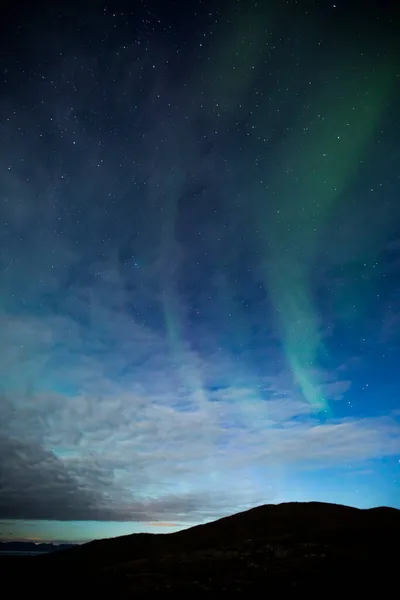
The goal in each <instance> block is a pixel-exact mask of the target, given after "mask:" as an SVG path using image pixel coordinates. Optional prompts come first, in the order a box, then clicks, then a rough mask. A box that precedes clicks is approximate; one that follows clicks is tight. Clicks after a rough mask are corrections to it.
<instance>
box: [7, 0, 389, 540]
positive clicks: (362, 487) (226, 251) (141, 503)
mask: <svg viewBox="0 0 400 600" xmlns="http://www.w3.org/2000/svg"><path fill="white" fill-rule="evenodd" d="M6 17H7V18H4V19H3V22H4V23H6V25H4V24H3V25H2V27H3V30H4V35H2V37H1V48H2V52H1V53H0V61H1V69H0V72H1V73H2V79H1V86H0V89H1V94H0V127H1V129H0V132H1V140H2V144H1V157H0V193H1V195H0V198H1V201H0V211H1V212H0V251H1V256H0V258H1V261H0V292H1V294H0V354H1V361H0V378H1V379H0V381H1V389H0V452H1V463H0V534H1V538H2V539H35V540H36V539H37V540H52V541H77V542H80V541H86V540H89V539H93V538H98V537H106V536H115V535H122V534H126V533H130V532H136V531H154V532H156V531H173V530H175V529H179V528H182V527H188V526H190V525H193V524H196V523H201V522H204V521H207V520H211V519H214V518H218V517H220V516H224V515H227V514H230V513H233V512H237V511H239V510H244V509H246V508H249V507H251V506H256V505H258V504H263V503H269V502H283V501H291V500H299V501H302V500H321V501H330V502H337V503H344V504H350V505H354V506H360V507H364V506H375V505H389V506H395V507H400V493H399V490H400V485H399V484H400V476H399V470H400V436H399V434H400V422H399V418H400V404H399V398H398V364H399V360H400V286H399V281H400V278H399V276H400V238H399V231H400V203H399V192H400V178H399V173H400V171H399V164H400V147H399V139H400V137H399V136H400V123H399V118H398V109H397V106H398V104H399V97H400V91H399V84H400V59H399V56H400V48H399V42H398V40H397V37H396V31H397V26H398V23H397V21H396V17H395V15H393V14H391V13H390V12H389V11H386V12H385V13H383V12H381V11H380V9H379V8H377V7H373V6H372V5H371V6H369V5H367V6H366V7H364V8H363V12H362V14H360V13H359V11H358V9H356V7H355V3H354V7H353V6H352V3H346V5H345V4H344V3H343V5H342V4H340V3H338V4H332V3H329V2H320V3H316V2H311V1H309V2H300V1H299V2H295V1H293V2H285V3H283V2H278V1H277V0H276V1H274V2H268V3H267V2H265V3H264V2H244V1H243V2H242V1H238V2H223V3H218V2H217V3H212V2H209V1H208V0H205V1H203V2H201V1H198V2H192V3H190V5H189V4H187V5H186V4H182V5H181V3H177V2H172V1H168V2H161V1H160V2H156V1H154V2H151V1H148V2H145V1H142V2H137V3H130V4H129V3H122V2H115V3H112V6H111V4H110V5H107V4H105V3H101V2H99V3H97V4H96V7H93V8H91V9H90V10H87V11H86V12H84V11H83V10H82V12H80V11H79V9H78V8H76V9H74V8H72V7H67V6H66V7H65V8H63V9H61V8H60V6H55V7H53V8H42V9H40V8H36V9H35V10H34V9H33V8H31V9H29V8H27V9H26V12H25V13H23V12H22V13H21V12H19V13H16V12H15V13H14V12H13V11H12V10H11V9H10V10H9V13H8V14H7V15H6Z"/></svg>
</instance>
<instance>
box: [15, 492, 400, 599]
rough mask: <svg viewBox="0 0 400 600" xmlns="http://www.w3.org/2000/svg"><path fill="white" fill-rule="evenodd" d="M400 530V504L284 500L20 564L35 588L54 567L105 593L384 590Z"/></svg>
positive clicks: (393, 571)
mask: <svg viewBox="0 0 400 600" xmlns="http://www.w3.org/2000/svg"><path fill="white" fill-rule="evenodd" d="M399 536H400V511H399V510H396V509H391V508H387V507H380V508H374V509H368V510H361V509H357V508H351V507H348V506H341V505H335V504H325V503H318V502H309V503H285V504H279V505H265V506H260V507H257V508H253V509H251V510H248V511H245V512H242V513H238V514H235V515H232V516H229V517H224V518H222V519H219V520H217V521H214V522H212V523H206V524H203V525H198V526H196V527H192V528H190V529H186V530H184V531H180V532H177V533H169V534H132V535H128V536H123V537H118V538H113V539H107V540H97V541H93V542H90V543H88V544H84V545H81V546H77V547H75V548H72V549H69V550H63V551H60V552H56V553H52V554H48V555H46V556H40V557H35V558H31V559H29V565H28V563H27V561H25V565H24V567H23V569H24V572H25V573H26V576H27V579H28V580H29V581H30V584H31V585H30V589H32V586H33V584H34V581H35V580H36V581H39V580H40V581H42V582H43V580H45V578H46V576H48V574H50V573H51V574H52V577H57V580H59V581H62V582H64V583H63V588H64V587H65V586H67V587H68V585H71V586H72V587H71V588H68V589H70V590H71V591H72V590H74V591H75V592H76V591H77V588H79V589H81V591H83V588H85V589H86V590H87V591H86V592H85V593H87V592H89V593H91V594H94V593H99V594H100V593H101V594H102V595H104V593H106V592H107V594H109V595H111V596H112V597H113V598H124V597H130V594H134V597H135V598H147V597H149V598H150V597H154V595H157V594H160V597H161V595H162V596H163V597H164V595H165V593H167V592H168V593H169V592H170V593H173V594H177V593H180V592H190V593H196V594H197V595H198V594H201V593H204V594H205V595H207V594H210V593H214V594H218V595H221V594H224V593H229V594H237V593H239V592H243V593H246V594H249V593H251V594H252V595H253V596H254V595H256V596H258V595H259V594H260V597H261V596H264V594H265V590H266V589H268V590H269V591H270V592H271V591H276V592H278V591H279V592H282V591H284V592H293V593H298V592H300V591H307V592H308V593H310V592H311V591H313V590H314V591H315V592H319V593H321V592H322V591H325V592H326V591H330V592H332V591H335V592H337V593H343V592H348V591H349V590H351V591H354V592H358V593H359V592H360V590H366V591H368V592H369V593H370V592H371V591H372V590H373V589H376V590H377V591H379V593H380V594H382V593H383V591H384V590H385V589H387V590H389V589H390V586H391V585H394V583H396V577H397V568H398V567H397V565H398V564H399V562H398V561H399V558H400V552H399V547H398V540H399ZM16 561H17V559H15V565H16V567H17V566H18V565H17V563H16ZM21 568H22V567H21ZM28 571H29V573H28ZM44 574H45V575H44ZM14 589H15V585H14ZM40 591H41V593H42V592H43V589H41V590H40ZM64 591H65V589H64ZM78 595H79V594H78Z"/></svg>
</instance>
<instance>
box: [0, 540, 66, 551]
mask: <svg viewBox="0 0 400 600" xmlns="http://www.w3.org/2000/svg"><path fill="white" fill-rule="evenodd" d="M75 545H76V544H52V543H48V542H42V543H41V542H0V552H1V553H4V552H38V553H39V552H57V551H58V550H68V549H69V548H74V546H75Z"/></svg>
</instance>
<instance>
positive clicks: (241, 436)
mask: <svg viewBox="0 0 400 600" xmlns="http://www.w3.org/2000/svg"><path fill="white" fill-rule="evenodd" d="M99 311H100V308H99V307H96V306H94V310H93V319H97V318H99V315H100V316H101V311H100V312H99ZM94 322H95V321H93V323H94ZM1 325H2V331H3V332H4V334H5V335H4V336H3V342H2V344H3V345H2V348H1V351H2V354H3V355H4V356H5V357H6V362H5V363H4V364H3V366H2V373H1V375H2V377H3V380H5V381H7V382H8V385H7V389H6V391H5V393H4V395H3V398H2V402H1V405H0V410H1V419H0V423H1V426H0V441H1V454H2V457H4V459H3V460H2V465H1V471H0V473H1V485H0V490H1V492H0V514H1V517H2V518H17V519H18V518H25V519H35V518H36V519H38V518H41V519H58V520H115V521H116V520H123V521H129V520H132V521H143V522H154V521H157V520H161V521H163V522H164V521H169V520H171V521H180V522H182V521H192V522H197V521H202V520H204V519H207V518H212V517H217V516H220V515H222V514H227V513H229V512H233V511H234V510H236V509H237V508H238V507H247V506H249V505H254V504H257V503H259V502H265V501H271V500H273V498H274V493H273V492H269V491H267V488H266V486H265V483H263V482H260V481H259V480H257V478H256V477H254V476H253V475H254V470H255V469H257V468H263V469H265V468H266V469H275V468H277V467H285V468H287V467H290V466H296V468H300V469H301V468H307V469H310V468H321V467H329V466H340V465H344V464H347V463H348V462H352V463H360V464H362V463H363V462H364V461H366V460H368V459H373V458H377V457H382V456H390V455H395V454H396V453H397V452H398V439H399V434H400V428H399V423H398V421H397V420H396V416H395V415H393V416H392V417H390V416H388V417H386V418H381V419H368V418H347V419H335V418H331V417H326V418H325V420H323V421H321V418H320V416H319V415H318V414H316V413H314V412H312V408H311V407H310V405H309V404H308V403H305V402H304V401H303V400H302V399H301V397H300V396H299V395H298V394H297V392H296V390H295V389H294V388H293V387H292V389H291V387H290V379H288V377H287V375H286V376H285V374H284V373H277V374H275V375H274V374H273V369H272V370H271V373H270V374H269V375H268V376H266V377H265V378H264V385H262V386H261V385H260V386H257V387H250V386H248V387H245V386H242V387H239V386H238V385H237V384H236V383H235V369H234V365H231V370H230V371H229V372H226V373H225V374H226V375H228V376H229V377H231V378H232V385H231V386H228V387H216V388H215V387H214V388H211V387H208V388H207V387H206V386H204V385H202V382H203V381H204V380H207V370H208V369H209V368H210V371H212V372H214V369H215V364H213V365H211V366H210V365H209V364H208V363H207V361H206V360H205V358H204V357H202V358H201V357H199V356H197V357H196V356H195V355H194V354H193V352H189V351H187V352H183V353H182V354H181V361H182V362H181V364H180V365H175V366H174V365H173V363H172V361H171V358H170V356H169V355H170V353H169V349H168V345H167V344H166V342H165V340H163V339H162V338H161V337H160V336H158V335H156V334H155V333H154V332H151V331H150V330H147V329H146V328H143V327H142V326H139V325H138V324H136V323H134V322H133V321H132V319H131V318H128V316H127V315H124V314H122V315H121V314H115V315H114V314H113V313H112V311H111V310H110V311H109V313H108V319H104V320H102V319H101V318H100V319H99V321H96V327H95V328H94V329H93V332H94V331H95V332H96V333H97V338H96V344H95V345H93V340H91V334H90V333H89V335H88V336H86V334H85V331H86V330H85V327H84V326H83V325H80V324H79V323H78V322H76V321H71V320H70V319H69V318H66V317H57V316H54V315H53V316H51V317H49V318H47V319H44V318H40V319H38V318H35V317H32V316H26V317H22V316H19V318H18V319H14V318H12V317H11V316H10V315H8V316H7V315H4V314H3V315H2V318H1ZM102 340H103V341H102ZM21 341H23V344H21ZM21 346H23V347H22V348H21ZM111 349H112V350H111ZM227 365H229V361H228V362H227V361H226V359H225V361H224V360H223V361H222V362H221V366H223V368H224V369H227ZM193 371H195V373H196V378H194V376H193V377H192V379H190V378H189V383H188V377H186V376H182V373H183V374H185V373H186V374H187V373H192V372H193ZM327 379H329V382H328V389H330V392H331V395H332V398H335V397H338V395H341V394H343V393H344V392H345V390H346V389H347V387H348V386H349V382H348V381H347V380H346V381H343V382H341V381H339V380H338V381H331V379H332V374H330V375H329V377H327ZM190 382H192V384H193V382H197V385H198V387H197V388H196V389H195V388H194V386H193V385H190ZM57 385H58V386H59V389H58V390H57V389H56V388H57ZM238 477H240V478H241V481H242V484H241V486H240V489H238V488H237V486H236V487H235V486H234V482H235V481H237V478H238Z"/></svg>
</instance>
